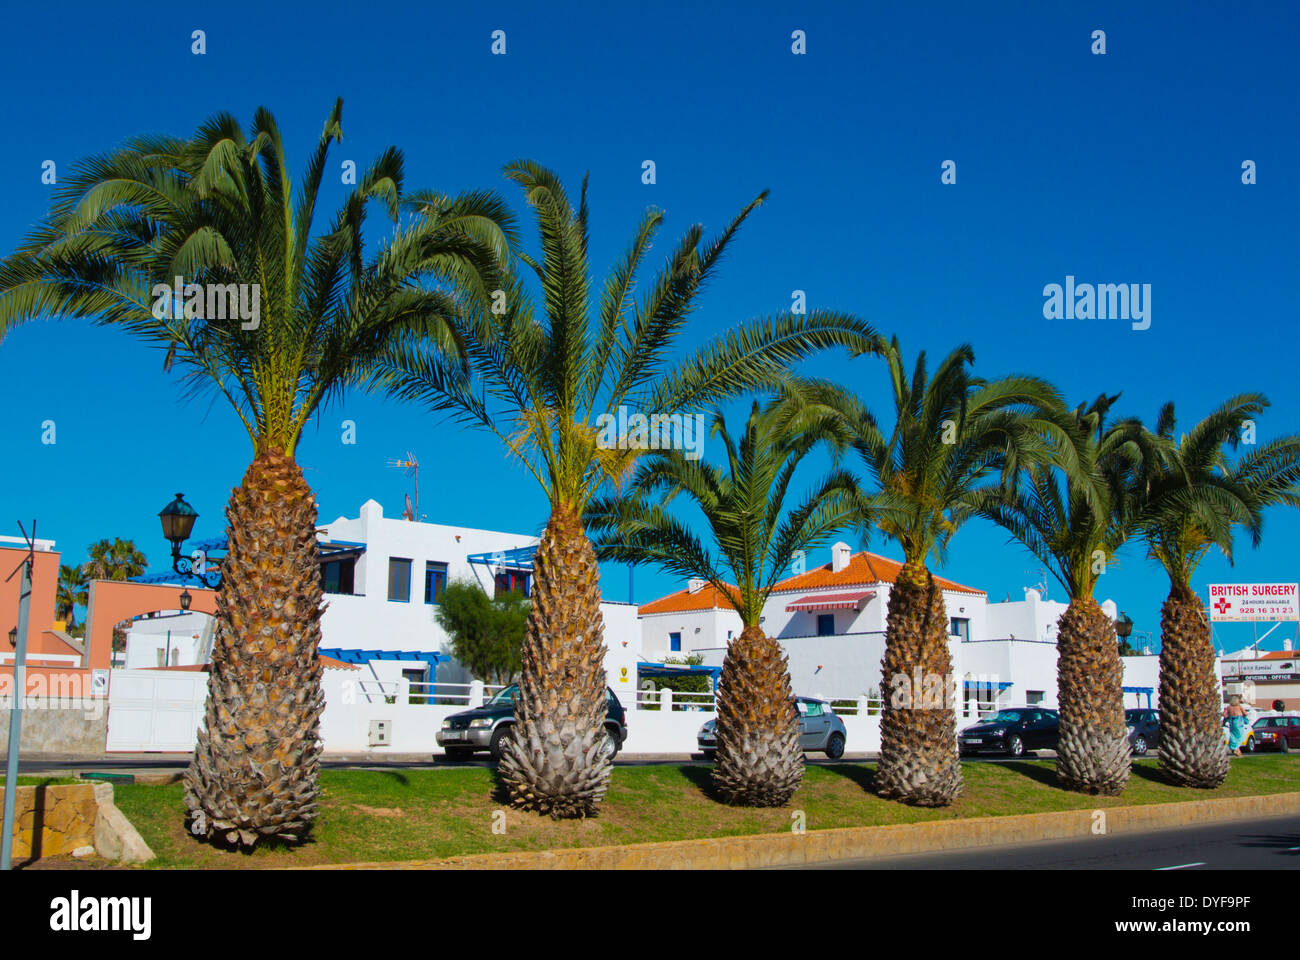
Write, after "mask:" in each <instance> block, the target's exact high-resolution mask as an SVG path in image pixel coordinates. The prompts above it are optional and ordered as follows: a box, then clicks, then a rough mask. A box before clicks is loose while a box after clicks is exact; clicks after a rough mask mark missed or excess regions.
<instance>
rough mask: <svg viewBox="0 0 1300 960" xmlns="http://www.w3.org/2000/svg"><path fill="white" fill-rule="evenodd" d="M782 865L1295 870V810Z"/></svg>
mask: <svg viewBox="0 0 1300 960" xmlns="http://www.w3.org/2000/svg"><path fill="white" fill-rule="evenodd" d="M787 869H809V870H817V869H820V870H1190V871H1194V870H1300V817H1296V816H1284V817H1270V818H1268V819H1265V820H1249V821H1241V822H1233V823H1215V824H1210V825H1208V826H1196V827H1182V828H1177V829H1171V830H1154V831H1150V832H1147V833H1122V834H1110V835H1108V836H1100V837H1084V838H1081V839H1076V840H1049V841H1045V842H1042V843H1016V844H1007V845H1002V846H994V847H979V848H977V849H974V850H948V851H941V852H938V853H926V854H919V855H912V856H906V857H875V858H871V859H866V860H838V861H835V862H833V863H825V864H814V865H810V866H807V867H793V868H787Z"/></svg>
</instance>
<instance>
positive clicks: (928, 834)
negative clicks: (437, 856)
mask: <svg viewBox="0 0 1300 960" xmlns="http://www.w3.org/2000/svg"><path fill="white" fill-rule="evenodd" d="M1098 810H1100V811H1102V812H1104V813H1105V830H1106V833H1108V834H1112V833H1140V832H1143V831H1146V830H1158V829H1165V828H1171V827H1183V826H1192V825H1194V824H1198V823H1212V822H1215V821H1222V820H1250V819H1260V818H1264V817H1270V816H1283V815H1286V814H1296V813H1300V793H1275V794H1270V795H1267V796H1254V797H1225V798H1223V799H1215V800H1188V801H1182V802H1179V803H1148V804H1142V805H1140V806H1126V807H1107V808H1098ZM1096 812H1097V811H1094V810H1063V811H1057V812H1053V813H1032V814H1026V815H1023V816H1007V817H976V818H972V819H967V820H942V821H934V822H930V823H907V824H890V825H886V826H875V827H840V828H837V829H833V830H810V831H808V832H807V833H804V834H793V833H766V834H757V835H754V836H747V837H715V838H709V839H704V840H673V841H667V842H661V843H636V844H630V845H628V846H614V847H585V848H572V849H562V850H537V851H531V850H529V851H517V852H512V853H483V854H474V855H471V856H464V857H449V858H446V859H442V860H407V861H396V862H393V863H343V864H330V865H325V866H317V867H310V868H308V869H313V870H735V869H753V868H757V867H783V866H793V865H799V864H816V863H829V862H831V861H834V860H857V859H865V858H869V857H888V856H900V855H906V854H915V853H930V852H934V851H938V850H961V849H965V848H968V847H983V846H992V845H995V844H1002V843H1024V842H1032V841H1036V840H1067V839H1071V838H1076V837H1085V836H1089V835H1091V834H1092V833H1093V829H1094V823H1095V822H1097V821H1096V820H1095V819H1094V814H1095V813H1096Z"/></svg>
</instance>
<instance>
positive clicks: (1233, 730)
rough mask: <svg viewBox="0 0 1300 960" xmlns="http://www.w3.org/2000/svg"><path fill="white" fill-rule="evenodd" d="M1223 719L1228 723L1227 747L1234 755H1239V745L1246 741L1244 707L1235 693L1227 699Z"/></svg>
mask: <svg viewBox="0 0 1300 960" xmlns="http://www.w3.org/2000/svg"><path fill="white" fill-rule="evenodd" d="M1223 719H1224V720H1226V721H1227V723H1228V749H1229V750H1231V751H1232V755H1233V756H1234V757H1239V756H1241V745H1242V744H1243V743H1244V742H1245V741H1246V708H1245V707H1243V706H1242V705H1241V697H1239V696H1238V695H1237V694H1235V693H1234V694H1233V695H1232V697H1231V698H1230V699H1229V700H1228V707H1227V709H1226V710H1224V711H1223Z"/></svg>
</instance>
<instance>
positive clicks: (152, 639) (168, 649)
mask: <svg viewBox="0 0 1300 960" xmlns="http://www.w3.org/2000/svg"><path fill="white" fill-rule="evenodd" d="M211 619H212V618H211V617H209V616H208V614H206V613H198V612H191V613H182V614H172V615H168V616H161V617H143V618H141V619H139V620H133V621H132V622H131V626H130V628H129V629H128V630H127V632H126V659H125V666H126V668H127V669H146V668H148V667H158V666H190V665H192V664H196V663H198V662H199V657H200V655H201V654H202V653H203V652H204V651H203V631H204V629H205V628H206V626H207V624H208V621H209V620H211ZM169 631H170V633H171V638H170V640H169V639H168V636H167V634H168V632H169ZM164 656H166V657H169V659H168V661H167V663H166V664H164V663H163V662H162V659H161V658H162V657H164Z"/></svg>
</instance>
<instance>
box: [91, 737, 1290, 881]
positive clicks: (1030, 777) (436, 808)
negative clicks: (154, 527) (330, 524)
mask: <svg viewBox="0 0 1300 960" xmlns="http://www.w3.org/2000/svg"><path fill="white" fill-rule="evenodd" d="M1053 767H1054V764H1053V762H1052V761H1050V760H1031V761H1024V762H1017V763H1005V764H992V763H967V764H964V768H965V774H966V791H965V794H964V795H963V797H962V798H961V800H959V801H958V802H957V803H956V804H954V805H953V806H952V807H949V808H947V809H943V810H931V809H920V808H915V807H908V806H904V805H902V804H898V803H891V802H887V801H884V800H881V799H879V798H878V797H876V796H874V795H873V794H872V793H871V792H870V791H871V786H872V779H873V777H874V776H875V767H874V765H869V764H836V765H831V766H810V767H808V768H807V771H806V773H805V776H804V782H803V786H802V788H801V789H800V790H799V792H798V793H797V794H795V797H794V800H793V801H792V802H791V804H790V805H789V806H788V807H785V808H781V809H775V810H752V809H744V808H740V807H728V806H726V805H724V804H722V803H719V802H717V801H715V800H713V799H711V798H710V795H709V792H708V791H709V777H710V772H711V768H710V767H707V766H650V767H619V768H617V769H615V771H614V779H613V782H612V784H611V787H610V791H609V794H608V796H607V797H606V800H605V803H604V805H603V807H602V810H601V814H600V816H599V817H598V818H596V819H592V820H583V821H573V820H569V821H552V820H550V819H549V818H546V817H539V816H536V815H534V814H526V813H520V812H517V811H514V810H511V809H509V807H508V806H507V805H506V804H505V803H503V802H501V800H500V799H499V796H496V795H494V794H495V773H494V772H493V771H492V770H490V769H486V768H482V767H467V768H462V769H453V770H411V771H408V772H402V771H394V770H326V771H323V772H322V774H321V783H322V787H323V791H324V798H323V802H322V809H321V819H320V821H319V822H318V824H317V827H316V829H315V831H314V833H313V838H312V840H311V842H309V843H307V844H305V845H303V846H300V847H298V848H296V849H292V848H286V847H283V846H259V847H258V848H257V849H256V850H255V851H253V852H252V853H251V854H245V853H230V852H225V851H221V850H218V849H215V848H213V847H211V846H208V845H206V844H202V843H199V842H198V841H196V840H195V839H194V838H192V837H190V836H189V835H188V834H187V833H186V832H185V829H184V821H183V809H184V808H183V804H182V799H181V795H182V789H183V788H182V786H181V785H180V784H169V785H167V786H144V785H138V784H137V785H116V786H115V787H114V793H115V796H116V800H117V805H118V806H119V807H120V808H121V810H122V812H123V813H125V814H126V816H127V817H128V818H129V819H130V820H131V822H132V823H133V824H135V826H136V828H137V829H138V830H139V831H140V833H141V835H142V836H143V837H144V839H145V842H146V843H148V844H149V846H150V847H151V848H153V851H154V852H155V853H156V854H157V855H158V859H157V860H155V861H153V862H152V863H150V864H148V865H147V866H150V867H162V868H168V867H171V868H177V867H179V868H209V867H281V866H284V867H288V866H310V865H314V864H323V863H347V862H357V861H390V860H417V859H432V858H438V857H449V856H456V855H460V854H473V853H490V852H500V851H509V850H545V849H553V848H559V847H581V846H603V845H607V844H623V843H641V842H646V841H653V840H686V839H692V838H700V837H720V836H735V835H741V834H753V833H772V832H778V831H785V830H788V829H790V825H791V822H792V821H791V818H792V814H793V811H795V810H802V811H804V815H805V817H806V825H807V829H809V830H824V829H830V828H834V827H855V826H869V825H873V824H889V823H915V822H921V821H928V820H950V819H961V818H969V817H987V816H1007V815H1010V814H1020V813H1040V812H1047V811H1053V810H1077V809H1086V810H1092V809H1099V808H1105V807H1113V806H1121V805H1131V804H1146V803H1167V802H1173V801H1180V800H1203V799H1207V798H1216V797H1237V796H1250V795H1261V794H1271V793H1285V792H1289V791H1296V790H1300V758H1296V757H1281V756H1272V757H1251V758H1249V759H1245V760H1242V761H1237V762H1234V763H1233V765H1232V772H1231V773H1230V774H1229V776H1228V780H1227V782H1226V783H1225V784H1224V785H1223V786H1222V787H1220V788H1219V789H1218V790H1213V791H1206V790H1192V789H1189V788H1185V787H1174V786H1171V785H1169V784H1167V783H1165V782H1163V780H1162V779H1161V776H1160V773H1159V770H1158V769H1157V767H1156V762H1155V760H1154V759H1151V760H1139V761H1137V762H1135V763H1134V765H1133V775H1132V777H1131V778H1130V780H1129V784H1128V788H1127V789H1126V790H1125V791H1124V794H1123V796H1121V797H1116V798H1102V797H1087V796H1083V795H1080V794H1076V793H1070V792H1067V791H1065V790H1062V789H1060V788H1059V787H1057V786H1056V785H1055V773H1054V770H1053ZM495 811H504V812H505V822H506V832H505V833H504V834H494V833H493V832H492V826H493V814H494V812H495ZM498 820H499V818H498Z"/></svg>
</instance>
